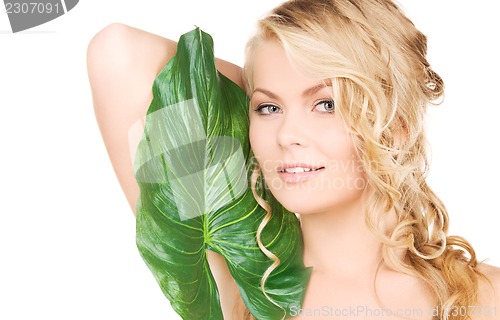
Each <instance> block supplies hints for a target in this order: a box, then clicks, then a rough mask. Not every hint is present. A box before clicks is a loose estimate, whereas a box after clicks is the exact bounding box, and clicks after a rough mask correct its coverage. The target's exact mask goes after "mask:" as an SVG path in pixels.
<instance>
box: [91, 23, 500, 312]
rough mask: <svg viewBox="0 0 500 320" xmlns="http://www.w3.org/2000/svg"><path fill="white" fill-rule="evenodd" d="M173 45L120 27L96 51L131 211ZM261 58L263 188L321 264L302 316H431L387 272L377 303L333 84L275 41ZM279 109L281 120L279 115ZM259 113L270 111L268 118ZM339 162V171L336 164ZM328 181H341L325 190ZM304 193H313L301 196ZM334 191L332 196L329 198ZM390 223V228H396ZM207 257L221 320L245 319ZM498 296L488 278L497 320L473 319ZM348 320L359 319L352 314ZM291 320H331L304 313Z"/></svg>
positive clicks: (256, 100) (369, 239) (105, 124)
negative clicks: (148, 118) (141, 128)
mask: <svg viewBox="0 0 500 320" xmlns="http://www.w3.org/2000/svg"><path fill="white" fill-rule="evenodd" d="M175 46H176V43H175V42H173V41H171V40H168V39H165V38H162V37H159V36H156V35H153V34H150V33H147V32H144V31H141V30H138V29H134V28H130V27H127V26H124V25H119V24H114V25H110V26H108V27H106V28H105V29H103V30H102V31H101V32H99V33H98V34H97V35H96V36H95V37H94V38H93V39H92V41H91V43H90V44H89V48H88V55H87V57H88V73H89V80H90V85H91V89H92V94H93V99H94V100H93V103H94V108H95V114H96V118H97V121H98V123H99V128H100V130H101V134H102V136H103V139H104V142H105V145H106V148H107V150H108V153H109V156H110V159H111V163H112V164H113V168H114V170H115V173H116V175H117V177H118V180H119V182H120V185H121V187H122V189H123V191H124V193H125V195H126V198H127V200H128V201H129V204H130V206H131V208H132V210H133V211H134V209H135V202H136V199H137V196H138V192H139V191H138V187H137V184H136V181H135V178H134V175H133V170H132V160H131V156H130V149H131V148H132V149H133V148H134V147H135V146H129V140H128V132H129V129H130V128H131V127H132V125H133V124H134V123H136V122H137V121H140V120H141V119H142V118H143V117H144V115H145V114H146V111H147V108H148V107H149V103H150V102H151V99H152V93H151V85H152V83H153V81H154V79H155V77H156V75H157V74H158V73H159V71H160V70H161V68H162V67H163V66H164V65H165V64H166V62H167V61H168V60H169V59H170V58H171V57H172V56H173V55H174V54H175ZM255 59H256V60H255V65H254V68H255V70H254V72H255V78H254V79H253V81H254V83H253V84H254V88H260V89H263V90H262V91H263V92H256V93H255V94H252V97H251V108H252V109H254V107H256V106H258V105H260V106H262V104H264V103H266V104H272V105H275V106H278V107H279V108H280V109H276V108H274V107H265V108H263V109H261V112H260V113H257V112H253V111H252V110H251V114H252V115H251V143H252V148H253V150H254V152H255V154H256V156H257V159H258V160H259V161H260V162H261V163H262V168H263V171H264V174H265V177H266V181H268V179H269V181H271V182H272V181H275V182H277V183H276V185H275V186H276V190H273V192H276V197H277V198H278V200H279V201H281V202H282V203H283V204H284V205H285V206H286V207H288V208H289V209H290V210H293V211H295V212H300V213H301V224H302V232H303V235H304V244H305V251H304V262H305V264H306V265H308V266H314V271H313V274H312V278H311V282H310V284H309V287H308V289H307V292H306V298H305V303H304V306H303V307H304V309H307V308H315V307H322V306H332V307H334V308H347V309H349V306H366V307H371V308H373V309H380V308H382V307H383V308H384V309H393V310H397V309H405V308H410V309H421V310H425V313H424V314H422V315H421V316H420V317H413V318H418V319H430V318H431V317H430V316H428V315H427V314H426V312H427V310H429V309H431V308H432V306H433V305H434V303H433V301H432V299H431V298H430V294H429V291H428V289H427V288H426V287H425V285H423V283H422V282H421V281H420V280H418V279H416V278H414V277H411V276H407V275H403V274H401V273H398V272H394V271H392V270H390V269H388V268H387V267H384V266H383V265H382V266H381V268H380V269H379V271H378V275H377V283H376V287H377V294H378V296H379V298H380V301H381V302H382V303H383V305H382V306H381V305H379V304H378V302H377V300H376V298H375V295H374V292H373V279H374V274H375V271H376V268H377V266H378V263H379V261H380V259H381V256H380V243H379V242H378V241H377V240H376V239H375V238H374V237H373V236H371V234H370V232H369V231H368V230H367V227H366V225H365V224H364V220H363V217H362V215H361V214H360V212H361V211H362V196H361V190H360V186H362V184H351V188H343V189H339V188H338V187H339V186H340V185H342V184H341V183H338V182H339V181H340V182H345V183H344V184H343V185H344V186H345V185H348V184H347V182H349V181H350V182H354V181H358V182H359V181H361V180H363V179H364V176H363V174H362V172H359V171H358V170H351V168H352V167H355V166H352V167H349V168H350V170H345V168H348V167H345V166H344V167H342V166H340V165H338V164H339V163H344V164H345V163H346V162H347V163H351V164H356V154H355V152H354V149H353V146H352V143H351V141H350V137H349V134H348V132H347V130H346V129H345V128H344V127H343V125H342V121H340V119H338V117H336V114H335V112H334V111H333V113H332V112H329V110H330V109H331V104H329V103H328V101H330V100H332V95H331V91H330V89H329V88H330V87H328V86H327V85H326V86H324V85H325V84H324V83H322V82H318V81H317V80H314V79H311V78H309V77H307V76H306V75H304V74H302V73H301V72H299V71H298V70H297V69H296V68H295V67H294V66H293V64H292V63H291V62H290V61H288V60H287V58H286V57H285V56H284V53H283V50H282V49H281V47H280V46H279V45H277V44H276V43H272V42H271V43H266V44H265V45H262V46H261V47H260V48H259V49H258V50H257V52H256V56H255ZM217 68H218V69H219V70H220V71H221V72H222V73H224V74H225V75H226V76H227V77H229V78H230V79H231V80H233V81H234V82H236V83H237V84H238V85H240V86H242V81H241V69H240V68H239V67H237V66H235V65H233V64H230V63H228V62H225V61H222V60H217ZM310 88H315V89H314V90H310V91H308V94H306V95H304V94H303V93H304V91H306V89H310ZM269 94H270V95H269ZM325 101H326V102H325ZM276 111H282V113H279V112H278V113H273V112H276ZM262 112H264V113H266V112H268V113H269V112H270V113H271V114H269V115H263V114H262ZM327 124H328V125H327ZM264 128H265V131H264V130H263V129H264ZM263 132H265V134H263ZM335 159H336V160H338V162H336V164H337V165H332V163H335V162H332V161H333V160H335ZM283 164H285V166H286V165H287V164H288V165H290V164H291V166H297V164H300V165H310V166H312V167H314V169H319V170H317V171H314V172H313V173H298V175H299V176H297V175H296V174H297V173H288V174H286V173H279V172H278V171H280V170H281V169H282V167H283ZM289 167H290V166H289ZM341 168H343V169H344V170H341ZM288 171H294V170H293V169H289V170H288ZM295 171H297V170H295ZM299 171H300V170H299ZM318 181H322V182H324V183H322V184H321V183H317V182H318ZM331 181H336V182H337V183H332V184H330V185H328V182H331ZM356 185H357V186H358V187H356ZM325 188H326V189H325ZM304 192H305V193H307V192H310V193H309V194H306V195H304ZM328 192H329V193H331V194H335V196H328V197H327V196H326V193H328ZM311 197H314V201H308V202H307V206H305V205H304V203H305V202H306V201H304V199H310V198H311ZM388 222H389V223H388V225H391V224H390V222H391V221H388ZM346 244H347V245H346ZM208 257H209V262H210V266H211V269H212V272H213V273H214V277H215V279H216V281H217V285H218V286H219V291H220V295H221V304H222V308H223V313H224V318H225V319H238V318H237V317H236V316H234V317H233V316H232V312H231V310H232V309H233V307H234V306H235V304H236V303H237V302H238V301H239V300H240V299H241V298H240V296H239V294H238V290H237V287H236V284H235V282H234V280H233V279H232V278H231V276H230V274H229V272H228V269H227V266H226V264H225V262H224V260H223V259H222V258H221V257H220V256H219V255H217V254H215V253H213V252H209V256H208ZM480 269H481V271H483V272H484V273H486V275H487V276H489V277H490V279H491V281H492V283H493V286H494V288H495V289H496V291H497V292H499V291H500V271H499V269H498V268H495V267H492V266H488V265H484V266H482V267H481V268H480ZM402 288H403V289H402ZM491 290H492V289H491V287H489V286H488V285H486V283H485V282H484V281H481V282H480V297H479V299H480V300H479V302H480V305H482V306H497V312H496V316H489V317H486V316H483V317H480V316H476V317H473V319H483V318H484V319H500V294H497V295H496V296H495V295H493V293H492V291H491ZM237 313H238V312H237ZM237 313H235V314H237ZM239 314H241V313H239ZM342 318H343V319H351V318H353V317H352V315H346V316H344V317H342ZM369 318H370V319H373V318H374V316H371V317H370V316H368V315H366V314H358V317H357V319H369ZM392 318H394V319H396V318H398V317H392ZM294 319H324V317H321V316H307V317H306V316H305V315H303V317H300V316H299V317H295V318H294Z"/></svg>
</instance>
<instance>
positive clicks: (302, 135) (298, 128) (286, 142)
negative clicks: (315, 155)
mask: <svg viewBox="0 0 500 320" xmlns="http://www.w3.org/2000/svg"><path fill="white" fill-rule="evenodd" d="M276 138H277V142H278V145H279V146H280V147H282V148H288V147H293V146H305V145H306V143H307V136H306V128H305V121H304V117H303V116H301V115H300V114H298V113H296V112H288V113H286V114H285V115H283V117H282V120H281V124H280V126H279V128H278V133H277V137H276Z"/></svg>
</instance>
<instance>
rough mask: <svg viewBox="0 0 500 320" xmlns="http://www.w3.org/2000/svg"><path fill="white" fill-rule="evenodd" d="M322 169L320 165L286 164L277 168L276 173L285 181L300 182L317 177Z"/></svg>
mask: <svg viewBox="0 0 500 320" xmlns="http://www.w3.org/2000/svg"><path fill="white" fill-rule="evenodd" d="M323 169H325V167H322V166H312V165H307V164H287V165H285V166H282V167H280V168H278V174H279V176H280V178H281V179H282V180H283V181H284V182H286V183H300V182H304V181H307V180H310V179H313V178H315V177H317V176H318V175H319V174H320V173H321V172H322V171H323Z"/></svg>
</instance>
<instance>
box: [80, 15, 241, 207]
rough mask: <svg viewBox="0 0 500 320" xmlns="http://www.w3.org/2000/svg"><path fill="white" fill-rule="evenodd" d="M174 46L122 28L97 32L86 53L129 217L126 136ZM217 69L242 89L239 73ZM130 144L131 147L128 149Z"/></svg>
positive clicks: (132, 197)
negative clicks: (126, 201)
mask: <svg viewBox="0 0 500 320" xmlns="http://www.w3.org/2000/svg"><path fill="white" fill-rule="evenodd" d="M176 46H177V43H176V42H175V41H172V40H169V39H166V38H163V37H161V36H158V35H155V34H152V33H149V32H146V31H143V30H139V29H136V28H133V27H130V26H127V25H124V24H119V23H114V24H111V25H109V26H107V27H105V28H104V29H103V30H101V31H99V32H98V33H97V34H96V35H95V36H94V37H93V38H92V40H91V41H90V44H89V46H88V50H87V69H88V76H89V81H90V87H91V90H92V97H93V104H94V111H95V116H96V119H97V122H98V124H99V129H100V131H101V134H102V137H103V140H104V144H105V145H106V149H107V152H108V154H109V158H110V160H111V163H112V165H113V169H114V171H115V174H116V176H117V178H118V181H119V182H120V185H121V187H122V189H123V192H124V193H125V196H126V198H127V200H128V202H129V204H130V207H131V208H132V211H133V212H135V204H136V200H137V197H138V195H139V189H138V186H137V183H136V181H135V177H134V172H133V166H132V164H133V160H132V157H131V151H133V152H134V151H135V148H136V147H137V145H135V144H136V143H137V142H138V141H136V142H134V141H133V140H132V141H130V142H129V131H130V129H131V128H132V127H133V125H134V124H136V123H137V122H138V121H141V119H143V118H144V116H145V115H146V112H147V110H148V107H149V104H150V103H151V100H152V98H153V95H152V90H151V88H152V85H153V81H154V79H155V78H156V76H157V75H158V73H159V72H160V71H161V69H162V68H163V67H164V66H165V64H166V63H167V62H168V60H170V58H172V57H173V56H174V55H175V51H176ZM217 68H218V69H219V70H220V71H221V72H222V73H223V74H224V75H225V76H226V77H228V78H229V79H231V80H232V81H234V82H235V83H237V84H238V85H240V86H242V81H241V68H240V67H238V66H236V65H234V64H231V63H229V62H226V61H223V60H219V59H217ZM130 143H132V145H130Z"/></svg>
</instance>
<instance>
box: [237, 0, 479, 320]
mask: <svg viewBox="0 0 500 320" xmlns="http://www.w3.org/2000/svg"><path fill="white" fill-rule="evenodd" d="M265 41H278V42H279V43H280V44H281V45H282V47H283V48H284V50H285V52H286V53H287V55H288V56H289V58H290V59H291V61H294V63H295V64H296V65H297V66H298V67H299V68H301V69H302V70H303V71H305V72H307V73H308V74H310V75H312V76H314V77H316V78H318V79H324V80H327V79H328V80H329V81H331V83H332V87H333V96H334V97H335V103H336V106H338V108H337V109H336V112H337V113H338V114H339V115H340V116H341V117H342V119H343V120H344V121H345V124H346V125H347V127H348V128H350V130H351V131H352V137H353V141H354V143H355V146H356V149H357V150H358V152H359V156H360V158H361V160H362V162H363V168H364V171H365V174H366V176H367V179H368V183H369V186H370V188H369V189H370V190H371V191H370V192H371V193H370V194H369V196H368V197H367V206H366V207H367V211H366V223H367V225H368V226H369V228H370V229H371V230H372V231H373V233H374V234H375V235H376V236H377V237H378V238H379V239H380V240H381V241H382V243H383V244H384V246H383V261H384V262H385V263H386V264H387V265H388V266H389V267H391V268H393V269H394V270H397V271H400V272H403V273H405V274H410V275H414V276H416V277H418V278H420V279H422V280H423V281H424V282H425V283H426V284H427V285H428V287H429V288H430V289H431V290H432V293H433V294H434V297H435V299H436V303H437V306H438V307H439V309H438V310H440V312H441V313H440V315H439V318H440V319H442V318H447V319H466V318H467V317H466V316H461V315H452V314H449V315H446V314H444V310H446V308H445V307H452V306H455V307H456V306H470V305H475V304H476V303H477V296H478V277H479V276H482V277H484V275H483V274H481V273H480V272H479V271H478V270H477V265H478V261H477V259H476V255H475V252H474V249H473V248H472V246H471V245H470V244H469V243H468V242H467V241H466V240H465V239H463V238H461V237H457V236H447V232H448V224H449V222H448V213H447V211H446V208H445V206H444V204H443V203H442V202H441V200H440V199H439V198H438V197H437V196H436V195H435V194H434V192H433V191H432V190H431V188H430V187H429V186H428V185H427V183H426V180H425V179H426V175H427V172H428V165H429V163H428V158H427V151H426V148H425V147H426V140H425V135H424V126H423V124H424V115H425V113H426V108H427V106H428V105H429V104H437V102H438V100H439V99H440V98H442V96H443V89H444V84H443V81H442V80H441V78H440V77H439V75H438V74H437V73H435V72H434V71H433V70H432V69H431V68H430V65H429V63H428V61H427V59H426V51H427V39H426V37H425V35H424V34H422V33H421V32H420V31H419V30H417V29H416V27H415V26H414V24H413V23H412V22H411V21H410V20H409V19H408V18H407V17H406V16H405V14H404V13H403V12H402V11H401V10H400V9H399V8H398V7H397V5H396V4H395V3H393V2H392V1H390V0H292V1H288V2H285V3H283V4H282V5H281V6H279V7H277V8H276V9H274V10H273V11H272V13H271V14H269V15H268V16H267V17H265V18H264V19H262V20H260V21H259V24H258V31H257V32H256V34H255V35H254V37H252V38H251V39H250V41H249V42H248V46H247V62H246V64H245V67H244V71H245V77H246V79H245V81H246V86H247V91H248V92H252V90H253V88H252V53H253V51H254V50H255V49H256V48H257V47H258V46H259V45H261V44H262V43H264V42H265ZM256 197H257V198H258V197H259V196H258V195H257V194H256ZM259 201H262V199H260V200H259ZM264 207H265V208H267V210H268V216H269V215H270V214H271V212H270V210H269V209H268V208H269V206H264ZM391 210H393V211H394V212H395V213H396V215H397V219H398V221H397V225H396V227H395V228H394V229H393V231H392V232H391V234H386V232H384V228H385V226H384V225H383V223H382V221H383V220H384V215H385V214H386V213H387V212H389V211H391ZM266 219H267V220H268V217H267V218H266ZM265 223H266V221H263V225H265ZM263 225H261V226H263ZM260 229H262V228H260ZM260 245H261V244H260ZM401 249H404V250H406V256H405V259H403V261H402V260H401V259H400V258H398V255H397V252H399V251H400V250H401ZM269 256H270V258H273V256H272V254H270V255H269ZM274 258H275V257H274ZM275 262H276V261H275ZM273 267H275V264H273ZM271 271H272V270H271ZM266 274H267V275H268V274H269V270H268V272H266ZM265 278H266V277H263V283H264V282H265ZM262 288H264V285H262ZM448 310H450V309H448ZM245 319H251V316H250V315H249V314H248V313H247V314H246V318H245Z"/></svg>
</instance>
